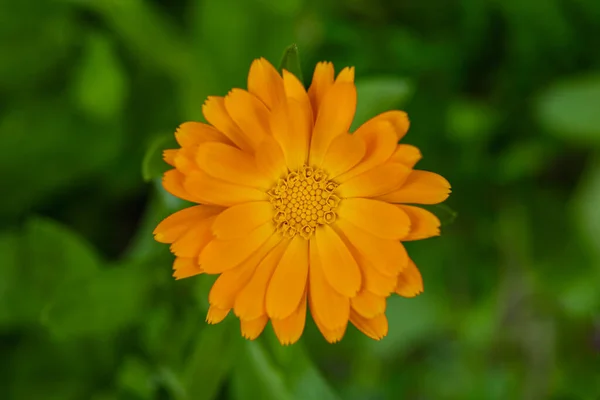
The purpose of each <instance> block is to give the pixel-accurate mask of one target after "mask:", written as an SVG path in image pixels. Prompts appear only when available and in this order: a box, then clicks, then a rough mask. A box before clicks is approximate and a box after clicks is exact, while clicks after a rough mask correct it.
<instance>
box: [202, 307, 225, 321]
mask: <svg viewBox="0 0 600 400" xmlns="http://www.w3.org/2000/svg"><path fill="white" fill-rule="evenodd" d="M229 311H230V310H229V308H219V307H215V306H210V307H209V308H208V313H207V314H206V322H208V323H209V324H218V323H219V322H221V321H223V320H224V319H225V317H226V316H227V314H229Z"/></svg>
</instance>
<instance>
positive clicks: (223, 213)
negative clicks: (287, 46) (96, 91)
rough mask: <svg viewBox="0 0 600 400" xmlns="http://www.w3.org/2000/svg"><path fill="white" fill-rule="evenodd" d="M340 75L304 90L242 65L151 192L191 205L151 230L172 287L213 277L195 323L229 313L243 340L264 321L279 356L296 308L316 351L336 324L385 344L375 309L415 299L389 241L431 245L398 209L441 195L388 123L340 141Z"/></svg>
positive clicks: (430, 223)
mask: <svg viewBox="0 0 600 400" xmlns="http://www.w3.org/2000/svg"><path fill="white" fill-rule="evenodd" d="M355 109H356V87H355V85H354V69H353V68H345V69H343V70H342V71H341V72H340V73H339V74H338V75H337V77H334V69H333V65H332V64H331V63H325V62H324V63H319V64H318V65H317V67H316V69H315V72H314V76H313V81H312V84H311V86H310V88H309V90H308V91H306V90H305V89H304V87H303V85H302V84H301V83H300V81H299V80H298V79H297V78H296V77H295V76H294V75H292V74H291V73H289V72H287V71H285V70H284V71H283V74H281V75H280V74H279V73H278V72H277V70H276V69H275V68H274V67H273V66H272V65H271V64H270V63H269V62H268V61H266V60H264V59H259V60H255V61H254V62H253V63H252V66H251V68H250V73H249V76H248V90H247V91H246V90H242V89H233V90H232V91H231V92H229V94H228V95H227V96H225V97H209V98H208V100H207V101H206V103H205V104H204V106H203V113H204V116H205V118H206V120H207V121H208V124H204V123H200V122H186V123H184V124H182V125H181V126H180V127H179V128H178V130H177V132H176V133H175V136H176V139H177V141H178V143H179V145H180V146H181V148H179V149H175V150H166V151H165V153H164V158H165V161H166V162H167V163H169V164H170V165H172V166H173V167H174V168H173V169H171V170H170V171H168V172H166V173H165V175H164V179H163V186H164V188H165V189H166V190H167V191H168V192H170V193H171V194H173V195H175V196H177V197H179V198H182V199H185V200H188V201H191V202H194V203H197V204H198V205H195V206H193V207H189V208H186V209H183V210H181V211H179V212H176V213H175V214H173V215H171V216H169V217H168V218H166V219H165V220H163V221H162V222H161V223H160V224H159V225H158V227H157V228H156V229H155V231H154V234H155V238H156V240H157V241H159V242H163V243H170V244H171V251H172V252H173V253H174V254H175V256H176V259H175V262H174V265H173V268H174V270H175V272H174V276H175V277H176V278H177V279H180V278H186V277H189V276H192V275H197V274H201V273H205V274H219V277H218V279H217V280H216V282H215V283H214V285H213V287H212V289H211V291H210V294H209V302H210V309H209V311H208V315H207V321H208V322H209V323H218V322H220V321H222V320H223V319H224V318H225V317H226V316H227V314H228V313H229V312H231V311H233V312H234V313H235V315H236V316H237V317H238V318H239V319H240V323H241V331H242V335H243V336H244V337H246V338H248V339H254V338H256V337H257V336H258V335H260V333H261V332H262V331H263V329H264V327H265V325H266V324H267V322H268V321H269V320H270V321H271V324H272V326H273V329H274V330H275V333H276V335H277V337H278V338H279V340H280V342H281V343H283V344H289V343H294V342H295V341H297V340H298V339H299V338H300V336H301V335H302V332H303V329H304V325H305V318H306V312H307V308H309V309H310V312H311V314H312V317H313V319H314V321H315V323H316V325H317V326H318V328H319V330H320V331H321V333H322V334H323V336H324V337H325V339H327V340H328V341H329V342H337V341H339V340H341V338H342V337H343V335H344V333H345V331H346V327H347V325H348V322H351V323H352V324H353V325H354V326H356V327H357V328H358V329H359V330H360V331H362V332H363V333H364V334H366V335H367V336H369V337H371V338H373V339H377V340H379V339H381V338H383V337H384V336H385V335H386V334H387V330H388V325H387V319H386V316H385V308H386V299H387V297H389V296H390V295H391V294H393V293H397V294H399V295H401V296H405V297H412V296H416V295H417V294H419V293H421V292H422V290H423V283H422V279H421V275H420V273H419V270H418V269H417V268H416V266H415V264H414V263H413V262H412V260H411V259H410V258H409V256H408V254H407V252H406V250H405V248H404V246H403V245H402V241H409V240H417V239H424V238H428V237H431V236H436V235H438V234H439V225H440V223H439V221H438V219H437V218H436V217H435V216H434V215H433V214H431V213H430V212H428V211H426V210H425V209H423V208H419V207H416V206H413V205H408V204H435V203H439V202H442V201H444V200H445V199H446V198H447V197H448V195H449V193H450V185H449V183H448V182H447V181H446V180H445V179H444V178H443V177H441V176H440V175H437V174H434V173H432V172H426V171H421V170H415V169H413V167H414V166H415V164H416V163H417V161H419V159H420V158H421V153H420V152H419V150H418V149H417V148H416V147H414V146H411V145H408V144H398V142H399V141H400V139H402V138H403V136H404V135H405V134H406V132H407V131H408V127H409V121H408V118H407V115H406V113H404V112H402V111H389V112H385V113H383V114H380V115H378V116H376V117H374V118H372V119H371V120H369V121H367V122H366V123H364V124H363V125H362V126H361V127H359V128H358V129H357V130H356V131H355V132H354V133H349V129H350V125H351V123H352V120H353V118H354V112H355Z"/></svg>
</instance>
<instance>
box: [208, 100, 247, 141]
mask: <svg viewBox="0 0 600 400" xmlns="http://www.w3.org/2000/svg"><path fill="white" fill-rule="evenodd" d="M202 113H203V114H204V118H206V120H207V121H208V122H209V123H210V124H211V125H212V126H214V127H215V128H217V129H218V130H219V131H220V132H223V134H224V135H225V136H227V137H228V138H229V140H231V141H232V142H233V143H234V144H235V145H236V146H238V147H239V148H240V149H242V150H245V151H252V146H251V145H250V142H249V140H248V138H247V137H246V135H245V134H244V132H242V131H241V130H240V128H239V127H238V126H237V125H236V123H235V122H234V121H233V119H232V118H231V116H230V115H229V114H228V113H227V109H226V108H225V99H224V98H223V97H217V96H211V97H209V98H208V99H207V100H206V102H205V103H204V105H203V106H202Z"/></svg>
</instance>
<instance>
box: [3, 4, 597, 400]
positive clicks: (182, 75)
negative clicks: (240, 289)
mask: <svg viewBox="0 0 600 400" xmlns="http://www.w3.org/2000/svg"><path fill="white" fill-rule="evenodd" d="M290 43H297V44H298V46H299V48H300V56H301V62H302V67H303V70H304V77H305V83H309V79H310V76H311V75H312V69H313V67H314V65H315V63H316V62H317V61H320V60H330V61H333V62H334V64H335V66H336V67H337V69H338V71H339V70H340V69H341V68H342V67H343V66H346V65H354V66H356V80H357V85H358V91H359V110H358V114H357V123H358V122H362V121H364V120H365V119H366V118H368V117H370V116H374V115H375V114H377V113H378V112H381V111H383V110H386V109H391V108H401V109H405V110H406V111H407V112H408V113H409V115H410V117H411V121H412V127H411V130H410V132H409V135H408V136H407V137H406V139H405V142H406V143H411V144H415V145H417V146H419V147H420V149H421V150H422V152H423V154H424V158H423V160H422V162H421V163H420V164H419V168H422V169H428V170H433V171H436V172H439V173H441V174H442V175H444V176H445V177H446V178H448V180H449V181H450V182H451V183H452V186H453V194H452V196H451V197H450V199H449V201H448V202H447V204H448V205H449V206H450V207H451V208H452V209H453V210H455V211H456V212H457V214H458V217H457V218H456V220H455V221H454V222H453V223H449V222H450V221H449V220H450V219H451V217H452V215H451V214H450V213H449V212H447V211H444V209H441V210H440V211H441V212H442V218H443V220H444V221H445V225H444V226H443V228H442V236H441V237H439V238H435V239H430V240H426V241H420V242H416V243H410V244H409V251H410V253H411V255H412V256H413V258H414V260H415V262H416V263H417V265H418V266H419V267H420V269H421V272H422V274H423V277H424V281H425V293H424V294H422V295H421V296H419V297H417V298H415V299H402V298H398V297H394V298H391V299H390V300H389V306H388V318H389V321H390V332H389V335H388V336H387V337H386V338H385V339H384V340H382V341H381V342H375V341H372V340H370V339H368V338H366V337H365V336H363V335H361V334H359V333H358V332H357V331H356V330H355V329H354V328H349V329H348V332H347V334H346V337H345V338H344V340H343V341H342V342H341V343H339V344H336V345H329V344H327V343H326V342H325V340H324V339H323V338H322V337H320V335H319V334H318V332H317V330H316V328H315V327H314V325H313V324H312V322H311V323H309V325H308V327H307V329H306V332H305V335H304V336H303V337H302V339H301V341H300V342H299V343H298V344H296V345H294V346H291V347H285V348H283V347H281V346H279V345H278V344H277V343H276V342H275V339H274V335H273V334H272V332H271V328H270V327H267V329H266V330H265V334H263V336H262V337H261V338H260V340H257V341H255V342H247V341H245V340H243V339H242V338H241V337H240V335H239V327H238V324H237V321H236V320H235V319H234V318H232V317H228V318H227V320H226V321H225V322H224V323H222V324H220V325H217V326H208V325H207V324H206V323H205V322H204V317H205V313H206V310H207V300H206V298H207V290H208V288H209V287H210V284H211V277H207V276H201V277H196V278H192V279H188V280H183V281H175V280H173V279H172V278H171V261H172V256H171V255H170V254H169V251H168V246H166V245H160V244H157V243H155V242H154V241H153V239H152V235H151V231H152V229H153V227H154V226H155V225H156V223H157V222H158V221H159V220H160V219H161V218H162V217H164V216H166V215H168V214H169V213H171V212H173V210H176V209H177V208H179V207H181V206H182V205H181V203H180V202H178V201H177V200H176V199H174V198H172V197H170V196H167V195H165V193H164V192H163V191H162V190H161V189H160V184H159V180H158V179H150V180H149V181H145V180H144V179H143V178H142V175H143V174H142V167H141V166H142V163H143V160H144V156H145V155H146V160H145V164H144V165H145V168H144V172H145V174H146V175H147V177H154V176H156V173H157V172H160V171H159V169H160V168H163V167H162V166H161V165H160V162H159V158H158V153H157V151H156V149H159V148H161V147H164V146H166V145H167V144H166V143H167V141H172V139H170V137H171V135H172V132H173V131H174V129H175V127H176V126H177V125H178V124H180V123H181V122H183V121H186V120H200V119H201V118H202V116H201V105H202V103H203V101H204V99H205V98H206V97H207V96H208V95H211V94H212V95H224V94H225V93H226V92H227V90H228V89H229V88H231V87H236V86H237V87H244V86H245V81H246V76H247V71H248V68H249V65H250V63H251V61H252V60H253V59H254V58H257V57H260V56H264V57H266V58H267V59H269V60H271V61H272V62H273V63H278V62H279V59H280V57H281V54H282V52H283V50H284V49H285V47H286V46H288V45H289V44H290ZM598 49H600V2H599V1H597V0H560V1H559V0H454V1H450V0H402V1H400V0H399V1H393V0H346V1H335V0H314V1H306V2H303V1H302V0H277V1H271V0H245V1H239V0H202V1H192V0H161V1H149V0H146V1H142V0H53V1H50V0H49V1H36V0H19V1H2V2H0V54H1V57H2V61H1V62H0V183H1V188H2V189H1V194H0V355H1V357H0V359H1V361H0V398H2V399H11V400H12V399H18V400H21V399H23V400H30V399H31V400H46V399H57V400H70V399H86V400H87V399H92V400H113V399H132V400H145V399H177V400H183V399H189V400H197V399H200V400H202V399H239V400H245V399H273V400H286V399H290V400H291V399H318V400H321V399H323V400H329V399H350V400H359V399H365V400H367V399H423V400H425V399H456V400H462V399H474V400H479V399H498V400H504V399H532V400H538V399H554V400H570V399H590V400H598V399H600V52H599V51H598ZM165 138H167V139H165ZM444 213H445V214H444Z"/></svg>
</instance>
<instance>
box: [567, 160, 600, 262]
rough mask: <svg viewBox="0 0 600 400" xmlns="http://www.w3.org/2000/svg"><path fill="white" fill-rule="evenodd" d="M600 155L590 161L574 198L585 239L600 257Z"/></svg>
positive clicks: (575, 212)
mask: <svg viewBox="0 0 600 400" xmlns="http://www.w3.org/2000/svg"><path fill="white" fill-rule="evenodd" d="M599 205H600V155H599V154H597V155H596V159H595V160H594V161H593V162H591V163H590V165H589V167H588V169H587V171H586V173H585V174H584V176H583V177H582V179H581V182H580V183H579V188H578V189H577V192H576V194H575V197H574V199H573V212H574V214H575V215H574V216H575V218H576V219H577V222H578V224H579V227H580V230H581V232H582V233H583V239H584V240H586V241H587V243H588V245H589V246H590V249H591V250H592V251H594V252H595V253H596V256H598V257H599V258H600V247H598V238H600V206H599Z"/></svg>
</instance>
